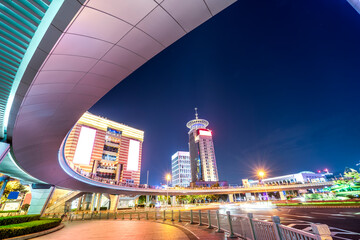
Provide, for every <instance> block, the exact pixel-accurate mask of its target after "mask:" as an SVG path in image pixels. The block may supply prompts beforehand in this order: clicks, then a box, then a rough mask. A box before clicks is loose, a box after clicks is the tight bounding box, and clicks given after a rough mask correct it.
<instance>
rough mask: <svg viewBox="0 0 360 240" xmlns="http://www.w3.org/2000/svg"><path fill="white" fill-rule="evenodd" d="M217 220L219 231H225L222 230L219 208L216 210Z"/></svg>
mask: <svg viewBox="0 0 360 240" xmlns="http://www.w3.org/2000/svg"><path fill="white" fill-rule="evenodd" d="M216 220H217V230H216V232H217V233H222V232H224V231H223V230H221V226H220V216H219V210H216Z"/></svg>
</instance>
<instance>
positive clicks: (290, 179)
mask: <svg viewBox="0 0 360 240" xmlns="http://www.w3.org/2000/svg"><path fill="white" fill-rule="evenodd" d="M326 181H327V180H326V176H325V174H321V173H314V172H310V171H302V172H299V173H294V174H288V175H284V176H278V177H272V178H264V179H262V180H261V182H262V183H263V184H270V185H281V184H296V183H311V182H326ZM245 183H246V184H245ZM258 184H259V180H248V181H247V179H243V185H244V186H245V187H246V185H247V186H248V187H252V186H256V185H258Z"/></svg>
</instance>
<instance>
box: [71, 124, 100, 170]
mask: <svg viewBox="0 0 360 240" xmlns="http://www.w3.org/2000/svg"><path fill="white" fill-rule="evenodd" d="M95 135H96V130H95V129H92V128H88V127H81V131H80V136H79V140H78V143H77V146H76V150H75V155H74V160H73V162H74V163H76V164H82V165H89V164H90V160H91V153H92V150H93V146H94V141H95Z"/></svg>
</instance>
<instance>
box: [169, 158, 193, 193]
mask: <svg viewBox="0 0 360 240" xmlns="http://www.w3.org/2000/svg"><path fill="white" fill-rule="evenodd" d="M171 172H172V174H171V175H172V180H171V184H172V186H173V187H176V186H180V187H188V186H190V182H191V166H190V154H189V152H183V151H178V152H176V153H175V154H173V155H172V157H171Z"/></svg>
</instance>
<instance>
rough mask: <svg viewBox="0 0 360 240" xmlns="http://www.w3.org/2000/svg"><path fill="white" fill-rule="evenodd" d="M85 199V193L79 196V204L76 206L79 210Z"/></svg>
mask: <svg viewBox="0 0 360 240" xmlns="http://www.w3.org/2000/svg"><path fill="white" fill-rule="evenodd" d="M83 200H84V195H81V196H80V197H79V200H78V205H77V208H76V209H77V210H78V211H81V204H82V203H83Z"/></svg>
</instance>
